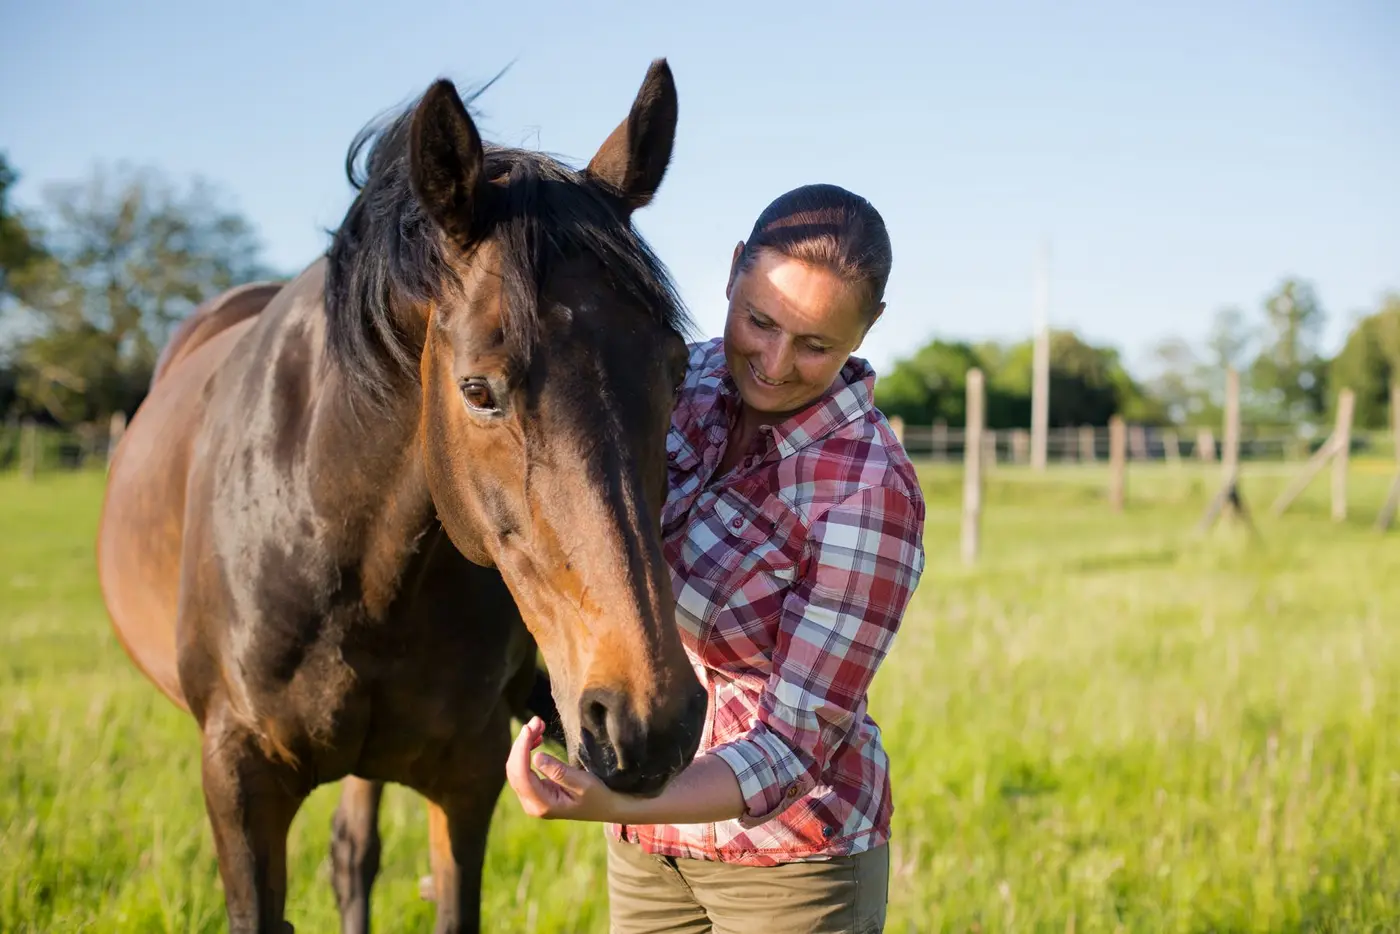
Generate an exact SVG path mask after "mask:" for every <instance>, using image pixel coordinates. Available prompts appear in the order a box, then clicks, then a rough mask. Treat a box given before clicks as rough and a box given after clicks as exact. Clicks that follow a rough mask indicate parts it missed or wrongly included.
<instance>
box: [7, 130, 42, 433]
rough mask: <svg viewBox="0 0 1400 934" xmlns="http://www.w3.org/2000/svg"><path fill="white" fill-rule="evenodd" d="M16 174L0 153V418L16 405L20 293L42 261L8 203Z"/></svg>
mask: <svg viewBox="0 0 1400 934" xmlns="http://www.w3.org/2000/svg"><path fill="white" fill-rule="evenodd" d="M18 180H19V174H18V173H17V172H16V171H15V170H14V168H13V167H11V165H10V163H9V159H8V158H7V157H6V156H5V154H4V153H0V415H3V414H5V413H6V412H10V411H13V410H14V409H15V408H16V406H17V402H18V388H19V370H18V367H17V364H16V361H15V353H14V345H15V341H16V339H17V338H18V336H19V331H18V328H19V308H20V293H21V292H23V291H24V287H25V283H26V280H27V278H28V277H29V275H30V274H31V273H32V271H33V270H34V269H35V267H37V266H38V265H39V264H40V263H42V262H44V260H45V259H46V256H45V253H44V249H43V247H42V245H41V244H40V241H39V236H38V234H37V233H36V232H35V231H34V230H33V228H32V223H31V222H30V221H28V220H27V219H26V218H25V217H24V216H23V215H21V214H20V212H19V210H18V209H17V208H16V207H15V206H14V204H13V203H12V201H11V197H10V195H11V192H12V191H13V190H14V185H15V182H17V181H18Z"/></svg>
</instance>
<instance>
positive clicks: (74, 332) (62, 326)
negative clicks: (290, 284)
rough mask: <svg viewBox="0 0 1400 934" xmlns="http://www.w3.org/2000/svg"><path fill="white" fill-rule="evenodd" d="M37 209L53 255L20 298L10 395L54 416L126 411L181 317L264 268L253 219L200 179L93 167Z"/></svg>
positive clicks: (64, 418) (69, 418)
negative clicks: (21, 318) (181, 180)
mask: <svg viewBox="0 0 1400 934" xmlns="http://www.w3.org/2000/svg"><path fill="white" fill-rule="evenodd" d="M45 207H46V211H45V219H46V224H45V230H46V238H45V247H46V250H47V254H48V257H49V259H48V261H46V262H43V263H41V264H40V265H39V267H38V269H39V274H38V275H35V276H33V277H32V279H33V281H32V282H30V283H28V284H27V289H26V294H25V295H24V296H23V298H24V302H23V311H24V313H25V314H26V315H27V316H28V317H29V319H30V320H29V321H28V322H27V323H26V327H25V328H24V330H26V331H27V332H28V336H25V337H24V338H23V339H22V340H20V341H18V342H17V347H16V351H15V359H16V365H17V369H18V372H19V376H18V381H17V382H18V385H17V392H18V395H19V397H20V400H21V401H22V402H27V403H29V404H30V405H34V406H39V407H42V409H43V410H45V411H47V412H48V413H49V414H50V415H51V416H52V417H53V418H54V419H55V420H57V421H60V422H68V423H72V422H78V421H85V420H88V419H92V418H101V417H104V416H106V415H107V414H109V413H110V412H113V411H116V410H119V409H120V410H124V411H127V412H130V411H131V410H132V409H134V408H135V406H136V405H137V404H138V403H139V402H140V400H141V399H142V398H143V397H144V395H145V390H146V386H147V384H148V383H149V380H150V375H151V372H152V370H153V368H154V366H155V361H156V358H157V356H158V354H159V352H160V348H161V347H162V346H163V345H164V343H165V341H166V340H167V338H168V337H169V335H170V332H171V331H172V329H173V328H174V326H175V324H176V323H177V322H178V321H179V320H180V319H181V318H183V317H184V316H186V315H187V314H189V312H190V311H191V310H193V309H194V307H195V306H196V305H197V304H198V303H199V302H201V301H203V300H204V299H206V298H209V297H211V296H213V295H215V294H217V293H219V292H221V291H223V290H225V289H227V288H230V287H231V286H234V285H237V284H239V283H242V282H247V281H250V280H253V279H259V278H264V277H269V276H270V273H269V272H268V270H267V269H266V268H265V267H264V266H263V264H262V263H261V261H260V259H259V252H260V248H259V244H258V241H257V239H256V237H255V236H254V234H253V231H252V228H251V226H250V225H249V223H248V222H247V221H246V220H245V219H244V218H243V217H242V216H240V215H239V214H238V213H237V212H235V211H233V210H231V209H228V208H226V207H224V206H223V205H222V204H221V203H220V199H219V197H218V194H217V192H216V191H214V189H212V188H211V187H210V186H209V185H207V184H205V183H203V182H201V181H198V180H196V181H194V182H193V183H191V184H190V185H189V186H188V187H186V188H184V189H179V188H177V187H176V186H174V185H173V184H171V183H170V182H169V181H167V180H166V179H165V178H163V177H162V176H161V175H160V174H159V173H158V172H156V171H155V170H153V169H139V170H131V169H126V168H122V169H118V170H116V171H107V170H102V169H99V170H98V171H96V172H95V173H94V174H93V176H92V177H91V179H89V180H88V181H86V182H84V183H79V184H67V185H59V186H54V187H52V188H51V189H49V190H48V192H46V197H45Z"/></svg>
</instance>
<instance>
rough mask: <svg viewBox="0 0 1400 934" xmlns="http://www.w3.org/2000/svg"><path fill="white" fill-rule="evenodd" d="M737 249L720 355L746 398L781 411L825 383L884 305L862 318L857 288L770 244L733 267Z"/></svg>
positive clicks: (760, 408) (758, 407)
mask: <svg viewBox="0 0 1400 934" xmlns="http://www.w3.org/2000/svg"><path fill="white" fill-rule="evenodd" d="M743 248H744V244H743V243H740V244H739V245H738V246H737V247H736V248H735V250H734V260H733V262H732V264H731V266H730V272H729V285H728V287H727V288H726V289H725V296H726V297H727V298H728V299H729V315H728V317H727V318H726V320H725V324H724V355H725V360H726V362H727V363H728V365H729V372H730V373H731V374H732V375H733V377H734V382H735V384H736V385H737V386H738V389H739V395H740V396H741V397H742V398H743V400H744V404H745V405H747V406H748V407H749V408H751V409H753V410H754V411H756V412H759V413H762V414H765V415H774V416H782V415H788V414H790V413H792V412H796V411H797V410H799V409H801V408H803V407H805V406H806V405H807V404H809V403H810V402H812V401H813V400H815V399H816V398H817V397H818V396H820V395H821V394H822V393H823V392H825V391H826V390H827V388H828V387H829V386H830V385H831V384H832V382H833V381H834V380H835V379H836V376H837V374H838V373H840V371H841V367H842V366H844V365H845V363H846V359H847V358H848V357H849V356H850V355H851V354H852V353H854V352H855V350H856V349H857V348H858V347H859V346H860V343H861V341H862V340H863V339H864V338H865V332H866V331H867V330H868V329H869V326H870V324H873V323H874V320H875V318H878V317H879V315H880V313H881V312H882V311H883V310H884V307H885V306H884V303H883V302H882V303H881V304H880V306H879V307H878V308H876V309H875V312H874V314H873V315H872V316H870V319H869V321H867V320H866V315H865V313H864V312H865V301H866V299H865V294H864V290H863V289H861V288H858V287H852V286H850V285H848V284H847V283H846V282H845V281H844V280H842V279H841V278H840V277H839V276H838V275H836V273H834V272H832V271H831V270H830V269H827V268H825V267H822V266H810V265H808V264H806V263H802V262H798V261H797V260H792V259H788V258H787V257H786V256H783V255H782V254H781V253H778V252H776V251H774V250H759V252H758V256H757V257H755V258H754V261H753V263H751V264H750V266H749V268H748V269H746V270H740V269H739V265H738V264H739V256H740V254H741V253H742V252H743Z"/></svg>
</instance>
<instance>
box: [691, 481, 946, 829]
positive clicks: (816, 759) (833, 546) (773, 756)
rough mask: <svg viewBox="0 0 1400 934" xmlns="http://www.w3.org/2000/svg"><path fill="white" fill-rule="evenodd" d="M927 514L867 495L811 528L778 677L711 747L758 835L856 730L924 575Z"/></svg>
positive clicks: (786, 607)
mask: <svg viewBox="0 0 1400 934" xmlns="http://www.w3.org/2000/svg"><path fill="white" fill-rule="evenodd" d="M923 521H924V515H923V507H922V503H921V502H916V501H915V500H913V499H911V498H910V497H909V496H908V495H906V494H905V493H904V492H903V491H901V490H897V489H890V488H886V487H873V488H867V489H865V490H862V491H861V492H859V493H857V494H855V495H853V496H851V497H850V498H848V499H846V500H844V501H842V502H841V503H839V504H837V505H835V506H833V507H831V508H830V509H828V510H827V511H826V512H825V513H824V514H823V515H822V516H821V517H820V518H819V519H818V520H817V521H816V522H815V523H814V524H813V526H812V529H811V533H810V535H809V537H808V547H807V560H805V561H804V562H803V564H802V565H801V569H802V571H803V574H802V576H801V578H800V579H799V581H798V582H797V583H796V585H795V586H794V587H793V589H792V590H791V591H790V592H789V594H788V596H787V598H786V600H785V601H784V604H783V609H782V620H781V624H780V626H779V630H778V637H777V641H776V644H775V645H774V649H773V670H772V674H771V676H770V677H769V679H768V683H767V685H766V687H765V690H764V692H763V695H762V698H761V699H760V701H759V709H758V716H757V717H756V719H755V721H754V723H753V725H752V727H751V728H750V729H749V731H748V732H747V733H746V734H745V735H743V736H741V737H739V738H737V739H734V740H731V741H729V742H727V743H724V744H721V745H718V746H716V747H715V748H714V749H712V750H711V754H713V755H716V756H719V757H720V758H721V759H723V760H724V761H725V762H726V763H727V764H728V765H729V767H730V768H731V769H733V770H734V774H735V775H736V776H737V777H738V779H739V787H740V789H741V791H742V793H743V796H744V814H743V815H742V816H741V817H740V818H739V823H740V824H741V825H742V826H744V827H756V826H758V825H759V824H762V823H764V822H765V821H768V820H771V819H773V818H774V817H776V816H777V815H779V814H781V813H782V812H783V811H784V810H786V809H787V807H788V806H789V805H791V804H792V803H793V802H794V801H796V800H797V799H798V798H800V797H802V795H804V794H806V793H807V792H808V791H810V790H811V789H812V787H813V786H815V785H817V784H819V783H820V782H821V780H822V774H823V772H824V771H825V770H826V768H827V765H828V764H829V763H830V761H831V756H832V753H833V752H834V750H836V749H837V748H838V747H839V746H840V744H841V742H842V741H843V740H844V739H845V738H846V737H847V736H849V735H850V733H851V731H852V730H853V729H854V728H855V726H856V725H857V724H856V718H857V716H858V715H860V713H861V712H862V711H863V710H864V706H865V697H866V692H867V690H868V689H869V687H870V682H871V679H872V678H874V676H875V672H876V670H877V669H878V668H879V666H880V663H881V662H883V661H884V658H885V656H886V655H887V654H888V652H889V648H890V644H891V642H892V641H893V639H894V636H895V633H896V632H897V631H898V630H899V626H900V621H901V619H902V618H903V616H904V611H905V609H906V607H907V606H908V604H909V599H910V597H911V596H912V594H913V592H914V588H915V587H916V586H917V585H918V582H919V577H920V576H921V575H922V573H923V565H924V552H923Z"/></svg>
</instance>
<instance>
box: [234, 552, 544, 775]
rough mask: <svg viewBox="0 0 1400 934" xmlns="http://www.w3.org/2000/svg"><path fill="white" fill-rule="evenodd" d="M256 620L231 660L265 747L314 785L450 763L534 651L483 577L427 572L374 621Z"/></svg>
mask: <svg viewBox="0 0 1400 934" xmlns="http://www.w3.org/2000/svg"><path fill="white" fill-rule="evenodd" d="M295 605H296V603H295V601H293V600H286V601H284V602H282V605H281V606H282V614H281V616H280V618H275V617H273V616H272V615H271V614H269V615H264V616H263V618H262V622H261V625H259V626H258V627H257V633H256V636H255V638H254V639H253V640H252V641H251V642H250V643H249V644H247V645H246V646H245V650H244V651H243V652H241V653H240V655H241V656H242V660H243V662H244V664H243V665H242V666H240V667H241V668H242V670H243V671H245V672H248V673H253V672H256V673H257V674H256V675H254V676H253V678H251V679H250V680H249V682H248V688H249V689H250V691H251V692H252V693H253V694H254V695H255V696H254V697H253V698H250V699H251V700H252V706H253V707H254V708H255V709H256V710H257V711H258V713H259V715H260V716H259V719H260V720H261V722H262V723H263V728H264V731H265V732H266V734H267V736H268V738H269V742H270V743H271V744H272V745H273V747H274V749H278V748H285V749H286V750H288V751H289V752H291V754H292V755H293V757H294V758H295V759H296V760H297V761H299V762H306V761H308V760H309V762H310V763H313V764H314V770H315V772H316V774H317V775H318V776H319V777H321V778H322V780H329V779H331V778H335V777H340V776H343V775H345V774H352V773H353V774H357V775H362V776H366V777H380V778H385V779H389V780H397V781H405V780H407V779H408V778H409V777H410V776H411V774H412V773H413V772H414V771H415V770H416V768H418V767H419V764H420V763H422V762H425V761H434V760H438V759H441V758H444V757H447V758H451V757H452V755H453V753H454V750H456V749H457V748H458V747H460V746H462V745H463V744H464V743H469V742H470V741H471V740H472V738H473V737H475V736H476V735H478V734H479V733H480V731H481V730H482V728H483V727H484V726H485V725H486V724H489V723H494V722H498V721H499V720H500V718H501V715H502V710H503V705H504V699H503V693H504V690H505V687H506V684H507V682H508V681H509V680H510V678H511V677H512V676H513V675H514V674H515V672H517V671H518V670H519V669H520V668H521V666H522V665H526V664H533V660H534V656H533V648H534V643H533V641H532V640H531V639H530V637H529V635H528V633H527V632H526V631H525V629H524V626H523V624H522V623H521V622H520V620H519V615H518V613H517V612H516V610H515V606H514V603H513V602H512V601H511V599H510V596H509V593H508V591H506V589H505V587H504V584H502V583H501V582H500V578H499V576H497V575H495V574H494V573H493V572H487V571H483V570H482V569H480V568H476V567H474V566H471V565H467V564H466V562H460V563H457V562H453V566H452V567H451V568H433V569H431V570H430V572H429V573H426V574H425V575H424V576H423V577H422V578H421V579H420V586H419V587H418V588H417V589H416V590H415V591H414V593H412V594H406V595H405V596H404V598H403V599H401V600H398V601H396V602H395V604H394V606H393V607H392V608H391V609H390V611H389V612H388V613H387V614H386V615H385V616H383V617H382V618H378V619H373V620H371V619H368V618H367V617H366V616H365V614H364V612H363V609H362V608H355V607H344V608H342V609H341V610H338V611H333V612H331V613H329V614H327V615H324V616H321V617H320V618H319V619H311V618H308V617H306V616H302V617H301V618H300V619H298V618H296V617H297V615H299V614H295V613H294V612H293V611H294V607H295Z"/></svg>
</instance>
